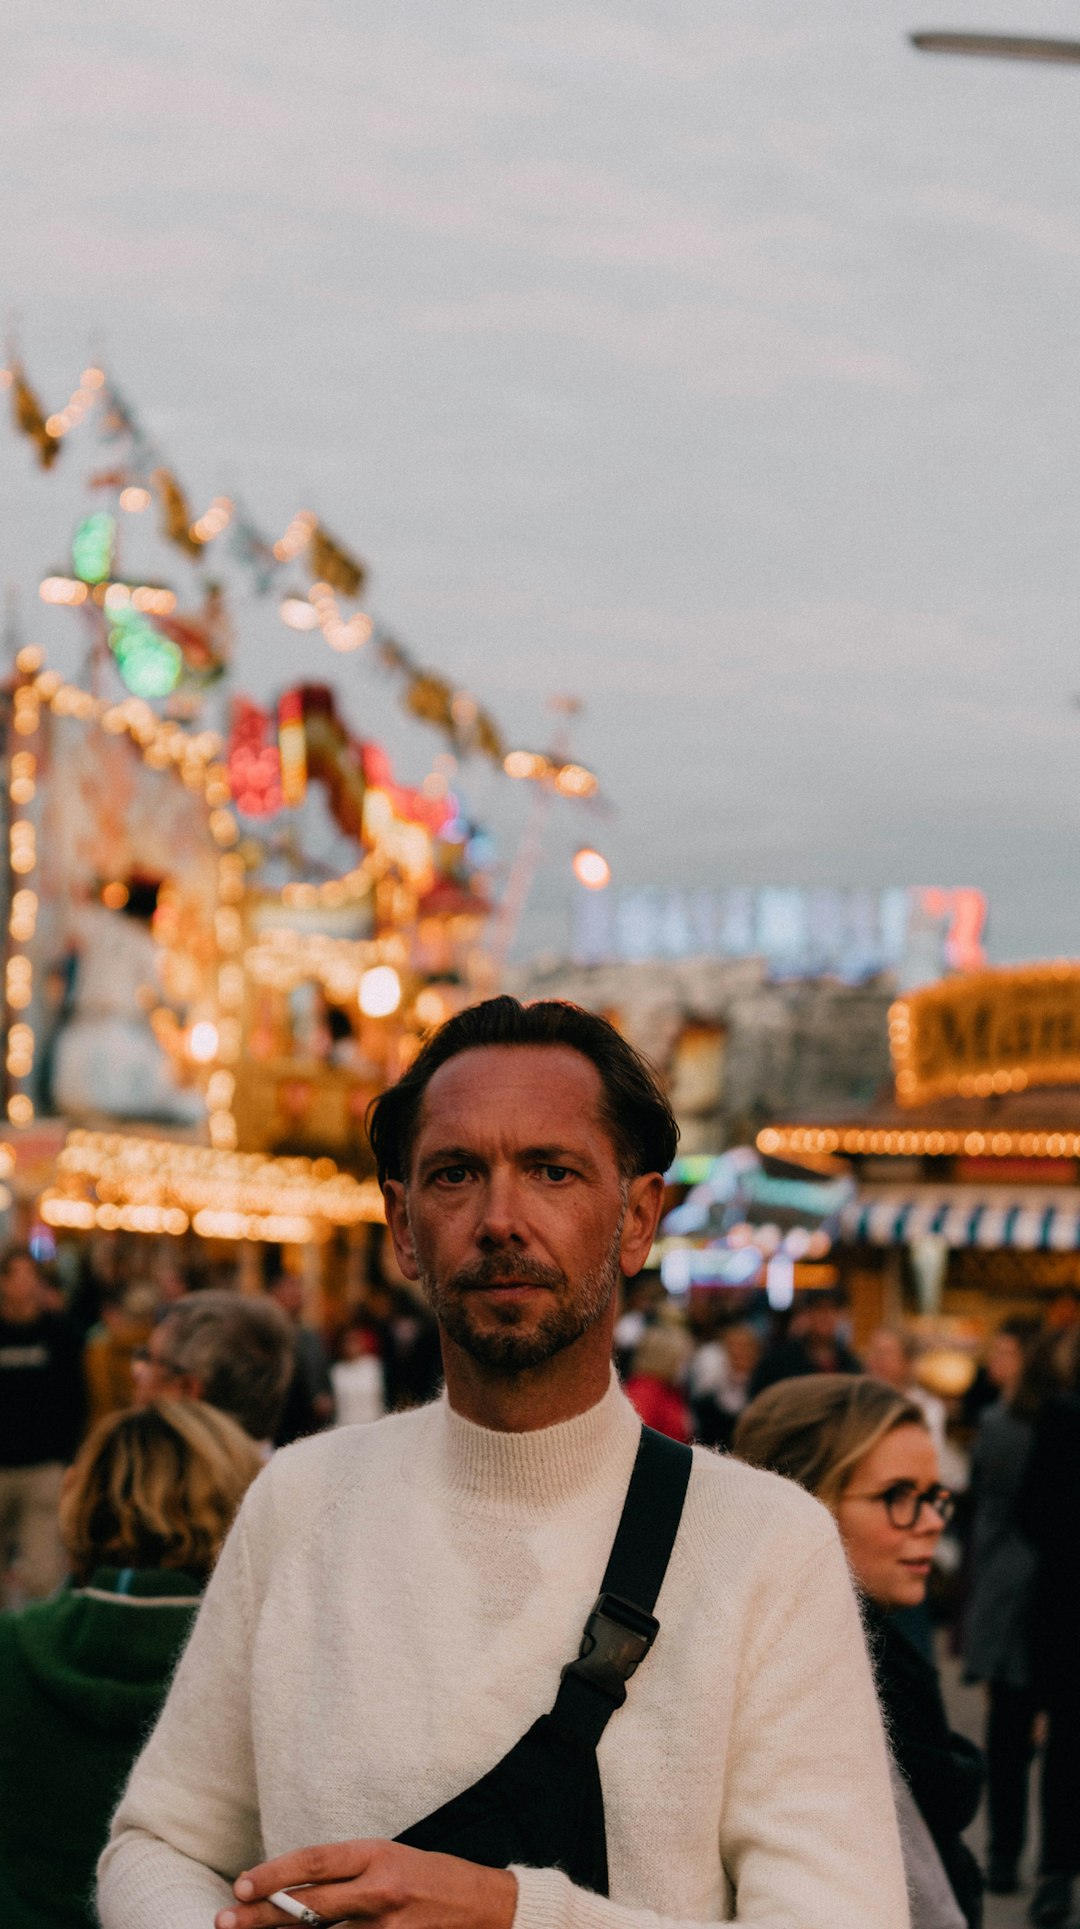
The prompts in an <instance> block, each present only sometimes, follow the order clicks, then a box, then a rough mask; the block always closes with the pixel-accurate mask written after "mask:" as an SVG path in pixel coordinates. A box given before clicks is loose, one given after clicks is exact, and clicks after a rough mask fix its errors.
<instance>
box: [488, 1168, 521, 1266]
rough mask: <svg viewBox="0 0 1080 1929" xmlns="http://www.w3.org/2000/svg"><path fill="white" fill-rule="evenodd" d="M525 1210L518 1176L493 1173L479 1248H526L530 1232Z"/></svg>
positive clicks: (490, 1175)
mask: <svg viewBox="0 0 1080 1929" xmlns="http://www.w3.org/2000/svg"><path fill="white" fill-rule="evenodd" d="M523 1206H524V1201H523V1199H522V1196H521V1184H520V1180H519V1179H518V1177H517V1175H516V1174H515V1173H511V1172H500V1171H498V1170H495V1171H493V1172H491V1173H490V1174H489V1175H488V1180H487V1184H486V1186H485V1187H484V1198H483V1208H482V1211H481V1215H480V1222H479V1224H478V1226H477V1228H476V1241H477V1244H478V1245H480V1246H484V1247H487V1248H490V1247H498V1246H509V1245H524V1244H525V1243H526V1241H527V1239H528V1231H527V1227H526V1223H525V1218H524V1212H523Z"/></svg>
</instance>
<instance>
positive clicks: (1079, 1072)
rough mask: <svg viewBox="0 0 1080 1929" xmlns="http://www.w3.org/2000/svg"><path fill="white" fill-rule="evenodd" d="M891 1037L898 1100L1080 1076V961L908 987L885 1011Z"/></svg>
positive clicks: (974, 1093)
mask: <svg viewBox="0 0 1080 1929" xmlns="http://www.w3.org/2000/svg"><path fill="white" fill-rule="evenodd" d="M889 1044H890V1048H891V1051H892V1060H893V1068H894V1070H895V1073H896V1096H897V1099H898V1100H899V1102H900V1104H901V1105H922V1104H925V1102H926V1101H927V1100H928V1099H932V1098H942V1097H945V1096H947V1095H949V1094H959V1096H960V1097H962V1098H987V1097H989V1096H990V1095H991V1093H994V1092H1017V1091H1023V1090H1024V1088H1025V1086H1028V1085H1073V1084H1080V964H1066V963H1058V964H1038V965H1021V966H1017V967H1013V968H1010V969H1007V970H997V971H974V972H970V973H966V974H965V975H963V976H961V977H956V978H946V979H943V980H942V982H941V983H940V984H934V985H926V986H925V987H923V988H922V989H920V990H918V991H913V992H909V993H908V995H907V996H906V997H905V998H902V999H900V1000H898V1002H897V1003H896V1004H895V1005H894V1006H893V1007H892V1010H891V1011H890V1013H889Z"/></svg>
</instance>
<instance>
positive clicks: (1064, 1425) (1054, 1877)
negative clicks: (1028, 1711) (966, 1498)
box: [1017, 1327, 1080, 1925]
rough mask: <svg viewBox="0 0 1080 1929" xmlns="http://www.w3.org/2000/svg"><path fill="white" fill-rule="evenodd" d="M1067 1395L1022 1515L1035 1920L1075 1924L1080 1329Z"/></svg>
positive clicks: (1039, 1440) (1048, 1413)
mask: <svg viewBox="0 0 1080 1929" xmlns="http://www.w3.org/2000/svg"><path fill="white" fill-rule="evenodd" d="M1053 1344H1054V1347H1055V1353H1056V1359H1055V1365H1056V1366H1057V1368H1058V1370H1059V1372H1060V1379H1061V1385H1062V1388H1063V1390H1062V1391H1061V1392H1060V1393H1058V1394H1055V1395H1054V1396H1053V1397H1052V1398H1051V1399H1049V1400H1048V1401H1047V1403H1046V1405H1045V1407H1044V1408H1043V1411H1042V1413H1041V1414H1040V1416H1039V1418H1038V1420H1037V1421H1036V1424H1035V1437H1034V1440H1033V1443H1032V1448H1031V1454H1030V1457H1029V1459H1028V1463H1027V1467H1026V1469H1025V1472H1024V1479H1023V1485H1022V1487H1021V1490H1020V1496H1019V1501H1018V1506H1017V1518H1018V1520H1019V1523H1020V1526H1021V1528H1022V1529H1023V1531H1024V1533H1025V1534H1027V1536H1028V1538H1029V1540H1030V1541H1031V1544H1032V1546H1033V1548H1034V1550H1035V1557H1036V1567H1035V1580H1034V1588H1033V1595H1032V1607H1031V1633H1032V1656H1033V1668H1034V1689H1035V1698H1036V1701H1037V1704H1038V1706H1039V1708H1040V1709H1041V1710H1042V1711H1043V1712H1044V1713H1045V1714H1046V1717H1047V1739H1046V1752H1045V1755H1044V1758H1043V1771H1042V1788H1041V1791H1040V1796H1041V1811H1042V1813H1041V1821H1042V1853H1041V1856H1040V1863H1039V1884H1038V1888H1037V1889H1036V1892H1035V1896H1034V1899H1033V1901H1032V1905H1031V1921H1032V1922H1033V1923H1037V1924H1040V1925H1046V1924H1053V1923H1063V1922H1066V1921H1068V1918H1069V1915H1070V1912H1071V1907H1072V1891H1073V1883H1074V1880H1075V1878H1076V1876H1077V1875H1078V1874H1080V1640H1078V1639H1077V1628H1076V1615H1077V1603H1078V1601H1080V1505H1078V1496H1080V1328H1076V1327H1073V1328H1071V1329H1070V1330H1068V1331H1066V1332H1065V1333H1063V1334H1061V1335H1059V1336H1058V1337H1057V1338H1056V1340H1055V1342H1053Z"/></svg>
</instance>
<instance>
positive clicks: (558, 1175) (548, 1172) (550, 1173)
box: [537, 1165, 570, 1185]
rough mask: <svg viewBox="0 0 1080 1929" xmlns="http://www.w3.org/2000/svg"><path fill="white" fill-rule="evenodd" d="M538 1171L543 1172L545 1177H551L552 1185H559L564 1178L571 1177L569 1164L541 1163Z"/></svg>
mask: <svg viewBox="0 0 1080 1929" xmlns="http://www.w3.org/2000/svg"><path fill="white" fill-rule="evenodd" d="M537 1171H538V1172H542V1173H543V1175H544V1177H545V1179H550V1181H551V1183H552V1185H559V1184H560V1182H561V1181H562V1180H563V1179H569V1177H570V1167H569V1166H568V1165H541V1166H538V1167H537Z"/></svg>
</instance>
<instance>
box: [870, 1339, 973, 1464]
mask: <svg viewBox="0 0 1080 1929" xmlns="http://www.w3.org/2000/svg"><path fill="white" fill-rule="evenodd" d="M918 1357H919V1342H918V1340H917V1339H916V1338H915V1335H914V1333H911V1332H909V1331H908V1330H907V1328H906V1327H903V1326H879V1327H877V1328H876V1329H875V1331H874V1332H873V1333H871V1335H870V1338H869V1339H868V1340H867V1342H866V1348H865V1351H864V1354H863V1366H864V1368H865V1370H866V1372H867V1373H871V1374H872V1375H873V1377H874V1379H875V1380H884V1381H885V1383H886V1385H887V1386H891V1387H895V1388H896V1391H897V1393H902V1394H903V1395H904V1398H905V1399H906V1400H910V1401H912V1403H913V1404H914V1405H915V1406H917V1407H919V1408H920V1409H921V1411H922V1413H923V1416H924V1418H925V1420H926V1430H927V1432H928V1433H929V1435H930V1438H931V1440H932V1441H933V1443H934V1446H935V1448H936V1449H937V1456H938V1460H939V1461H943V1460H946V1459H949V1458H950V1457H951V1456H950V1455H949V1447H948V1442H947V1440H946V1437H945V1422H946V1418H947V1416H946V1412H945V1402H944V1400H939V1399H938V1397H937V1394H936V1393H931V1392H929V1390H928V1389H927V1388H926V1387H924V1386H920V1385H919V1382H918V1380H917V1379H916V1377H915V1362H916V1360H917V1359H918ZM955 1476H956V1470H955V1469H954V1468H952V1467H950V1468H949V1470H948V1472H947V1473H946V1474H945V1479H946V1480H947V1481H948V1482H949V1484H950V1485H951V1486H956V1485H958V1484H959V1485H961V1486H962V1485H963V1478H962V1477H961V1479H960V1481H959V1482H957V1480H956V1477H955Z"/></svg>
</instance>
